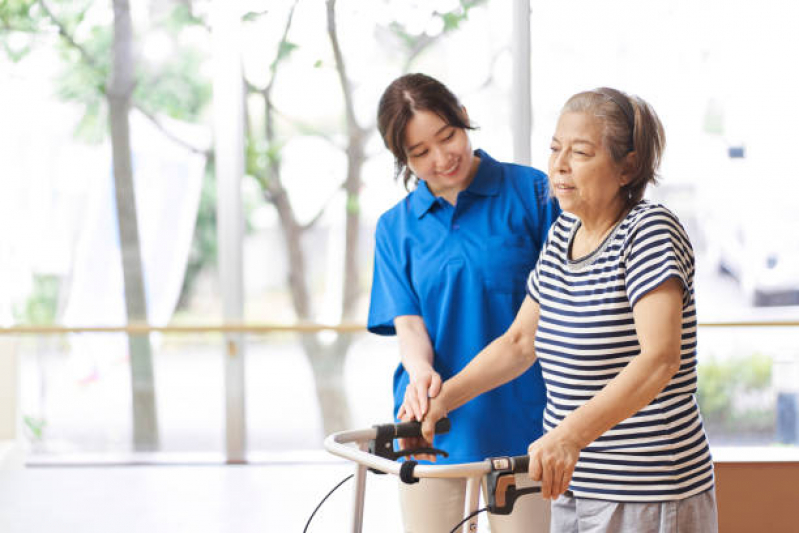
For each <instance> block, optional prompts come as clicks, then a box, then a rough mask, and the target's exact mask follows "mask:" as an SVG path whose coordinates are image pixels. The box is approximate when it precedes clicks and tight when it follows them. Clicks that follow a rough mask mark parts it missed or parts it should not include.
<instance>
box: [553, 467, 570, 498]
mask: <svg viewBox="0 0 799 533" xmlns="http://www.w3.org/2000/svg"><path fill="white" fill-rule="evenodd" d="M572 475H574V469H573V468H570V469H566V470H564V471H563V475H562V476H561V477H560V487H558V491H557V494H555V497H556V498H557V497H559V496H560V495H561V494H563V493H564V492H566V491H567V490H569V483H571V480H572Z"/></svg>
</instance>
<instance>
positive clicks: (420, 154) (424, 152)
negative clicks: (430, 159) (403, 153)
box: [410, 150, 427, 159]
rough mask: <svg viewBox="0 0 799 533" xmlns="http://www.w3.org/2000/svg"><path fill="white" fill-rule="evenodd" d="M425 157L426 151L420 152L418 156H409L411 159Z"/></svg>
mask: <svg viewBox="0 0 799 533" xmlns="http://www.w3.org/2000/svg"><path fill="white" fill-rule="evenodd" d="M425 155H427V150H422V151H421V152H419V153H418V154H410V157H411V159H417V158H419V157H424V156H425Z"/></svg>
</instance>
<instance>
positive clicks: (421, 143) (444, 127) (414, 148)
mask: <svg viewBox="0 0 799 533" xmlns="http://www.w3.org/2000/svg"><path fill="white" fill-rule="evenodd" d="M450 127H452V126H451V125H450V124H444V125H443V126H441V127H440V128H439V129H438V131H437V132H436V133H435V135H433V137H438V136H439V135H440V134H441V132H442V131H444V130H445V129H447V128H450ZM423 144H424V141H422V142H420V143H416V144H414V145H413V146H409V147H407V148H406V149H405V151H406V152H413V151H414V150H416V149H417V148H419V146H421V145H423Z"/></svg>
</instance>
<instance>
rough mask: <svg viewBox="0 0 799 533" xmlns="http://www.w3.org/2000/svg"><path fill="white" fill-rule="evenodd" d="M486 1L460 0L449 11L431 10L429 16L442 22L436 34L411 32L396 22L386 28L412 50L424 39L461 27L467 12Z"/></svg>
mask: <svg viewBox="0 0 799 533" xmlns="http://www.w3.org/2000/svg"><path fill="white" fill-rule="evenodd" d="M486 2H487V0H460V4H459V5H458V7H456V8H454V9H452V10H450V11H445V12H443V13H441V12H439V11H433V12H431V14H430V17H431V18H439V19H441V22H442V23H443V27H442V29H441V32H440V34H438V35H429V34H427V33H421V34H419V33H411V32H409V31H408V30H407V28H406V27H405V26H404V25H402V24H400V23H398V22H392V23H390V24H389V26H388V29H389V30H390V31H391V33H392V34H394V36H395V37H396V38H398V39H399V40H400V42H401V43H402V44H403V46H404V47H405V48H406V49H407V50H408V51H412V50H414V49H416V48H417V46H419V44H420V43H422V42H424V41H427V40H430V39H431V38H435V37H439V36H441V35H444V34H447V33H452V32H454V31H457V30H458V29H459V28H460V27H461V24H463V23H464V22H465V21H467V20H468V19H469V12H470V11H471V10H472V9H474V8H475V7H478V6H480V5H482V4H485V3H486Z"/></svg>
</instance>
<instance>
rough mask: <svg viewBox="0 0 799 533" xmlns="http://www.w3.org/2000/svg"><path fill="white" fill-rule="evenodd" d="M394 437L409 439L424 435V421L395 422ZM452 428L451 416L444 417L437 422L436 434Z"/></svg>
mask: <svg viewBox="0 0 799 533" xmlns="http://www.w3.org/2000/svg"><path fill="white" fill-rule="evenodd" d="M394 428H395V429H394V437H395V438H397V439H407V438H411V437H421V436H422V423H421V422H419V421H418V420H414V421H412V422H400V423H399V424H394ZM449 429H450V423H449V418H442V419H441V420H439V421H438V422H436V427H435V434H436V435H440V434H441V433H447V432H449Z"/></svg>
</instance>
